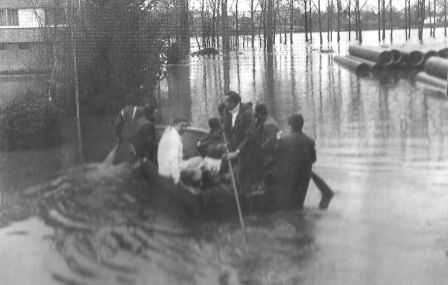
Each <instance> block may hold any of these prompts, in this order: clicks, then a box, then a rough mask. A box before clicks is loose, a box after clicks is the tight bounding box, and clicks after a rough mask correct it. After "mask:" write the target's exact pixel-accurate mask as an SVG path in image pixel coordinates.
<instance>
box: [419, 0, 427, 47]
mask: <svg viewBox="0 0 448 285" xmlns="http://www.w3.org/2000/svg"><path fill="white" fill-rule="evenodd" d="M418 2H419V4H420V5H419V18H418V19H419V26H418V39H419V41H422V40H423V26H424V24H425V10H426V9H425V7H426V5H425V0H420V1H418Z"/></svg>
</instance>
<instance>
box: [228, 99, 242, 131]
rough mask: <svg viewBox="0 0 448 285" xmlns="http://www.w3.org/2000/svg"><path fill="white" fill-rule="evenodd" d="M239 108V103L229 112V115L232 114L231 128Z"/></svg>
mask: <svg viewBox="0 0 448 285" xmlns="http://www.w3.org/2000/svg"><path fill="white" fill-rule="evenodd" d="M240 107H241V103H239V104H238V105H236V107H235V108H233V110H230V114H232V127H234V126H235V121H236V116H237V115H238V113H239V112H240Z"/></svg>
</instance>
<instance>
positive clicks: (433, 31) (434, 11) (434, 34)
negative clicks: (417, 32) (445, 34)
mask: <svg viewBox="0 0 448 285" xmlns="http://www.w3.org/2000/svg"><path fill="white" fill-rule="evenodd" d="M433 2H434V3H433V4H434V9H433V10H432V12H433V13H434V21H433V23H434V28H433V30H432V37H433V38H435V37H436V3H437V2H436V0H433Z"/></svg>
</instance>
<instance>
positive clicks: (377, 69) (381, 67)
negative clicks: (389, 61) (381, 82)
mask: <svg viewBox="0 0 448 285" xmlns="http://www.w3.org/2000/svg"><path fill="white" fill-rule="evenodd" d="M345 57H346V58H348V59H351V60H355V61H359V62H362V63H365V64H367V65H368V66H369V68H370V70H372V71H373V72H381V71H384V70H385V68H384V65H382V64H380V63H378V62H374V61H371V60H367V59H364V58H359V57H356V56H352V55H346V56H345Z"/></svg>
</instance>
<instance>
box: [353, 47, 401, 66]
mask: <svg viewBox="0 0 448 285" xmlns="http://www.w3.org/2000/svg"><path fill="white" fill-rule="evenodd" d="M348 52H349V54H350V55H352V56H356V57H360V58H364V59H367V60H370V61H374V62H378V63H381V64H383V65H386V66H387V65H391V64H392V63H393V62H394V57H393V55H392V53H391V52H389V51H387V50H384V49H382V48H373V47H360V46H349V48H348Z"/></svg>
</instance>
